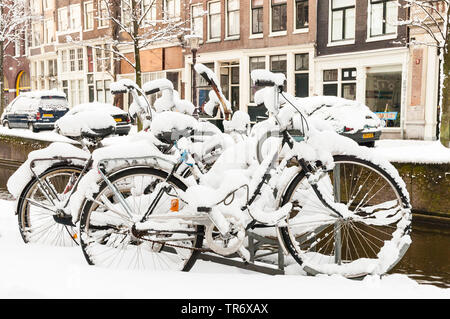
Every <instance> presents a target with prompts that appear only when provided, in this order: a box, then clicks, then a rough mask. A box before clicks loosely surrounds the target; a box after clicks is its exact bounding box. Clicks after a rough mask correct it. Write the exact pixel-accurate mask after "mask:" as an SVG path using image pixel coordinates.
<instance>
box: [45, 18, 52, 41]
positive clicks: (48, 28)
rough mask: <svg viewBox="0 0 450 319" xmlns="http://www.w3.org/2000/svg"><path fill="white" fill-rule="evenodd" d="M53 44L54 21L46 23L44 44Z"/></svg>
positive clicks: (46, 21)
mask: <svg viewBox="0 0 450 319" xmlns="http://www.w3.org/2000/svg"><path fill="white" fill-rule="evenodd" d="M52 42H53V20H45V21H44V43H47V44H48V43H52Z"/></svg>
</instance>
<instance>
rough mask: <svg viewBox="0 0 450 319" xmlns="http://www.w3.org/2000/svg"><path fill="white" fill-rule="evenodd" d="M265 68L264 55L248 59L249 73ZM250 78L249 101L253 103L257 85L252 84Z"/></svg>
mask: <svg viewBox="0 0 450 319" xmlns="http://www.w3.org/2000/svg"><path fill="white" fill-rule="evenodd" d="M265 68H266V57H265V56H257V57H251V58H250V61H249V71H250V74H252V71H254V70H264V69H265ZM249 78H250V103H253V102H254V101H255V93H256V91H258V89H259V88H258V87H256V86H253V82H252V79H251V76H249Z"/></svg>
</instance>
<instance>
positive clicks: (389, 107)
mask: <svg viewBox="0 0 450 319" xmlns="http://www.w3.org/2000/svg"><path fill="white" fill-rule="evenodd" d="M391 69H392V70H386V68H384V69H383V68H380V69H379V70H377V68H370V70H368V72H367V77H366V105H367V106H368V107H369V108H370V109H371V110H372V111H373V112H375V113H377V115H378V116H379V117H380V118H381V119H382V122H383V123H384V125H385V126H386V127H400V115H401V114H400V110H401V100H402V99H401V95H402V94H401V91H402V72H401V66H398V67H395V66H394V67H392V68H391Z"/></svg>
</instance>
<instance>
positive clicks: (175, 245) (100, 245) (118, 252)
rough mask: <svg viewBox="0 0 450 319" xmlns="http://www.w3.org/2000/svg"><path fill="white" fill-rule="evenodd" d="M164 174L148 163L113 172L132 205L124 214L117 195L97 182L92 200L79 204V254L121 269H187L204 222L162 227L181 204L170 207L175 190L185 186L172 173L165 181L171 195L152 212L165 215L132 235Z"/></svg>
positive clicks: (91, 261)
mask: <svg viewBox="0 0 450 319" xmlns="http://www.w3.org/2000/svg"><path fill="white" fill-rule="evenodd" d="M167 176H168V174H167V173H166V172H164V171H161V170H157V169H153V168H146V167H140V168H130V169H127V170H125V171H121V172H119V173H117V174H114V175H113V176H111V177H110V178H109V180H110V182H111V183H112V184H113V185H114V187H115V188H116V189H117V190H118V191H119V192H120V194H121V195H122V197H123V199H124V201H125V202H126V203H127V205H129V207H130V208H131V210H132V212H133V215H132V216H128V214H127V213H126V210H125V209H124V206H122V205H121V203H120V200H119V198H118V196H117V195H114V194H113V191H112V190H111V188H110V187H108V186H107V185H106V184H105V182H102V183H101V184H100V187H99V191H98V193H96V194H94V195H93V197H92V198H93V199H94V200H87V201H86V203H85V204H84V205H83V206H82V214H81V218H80V243H81V248H82V250H83V254H84V256H85V258H86V260H87V262H88V263H89V264H90V265H97V266H101V267H111V268H119V269H120V268H122V269H124V268H126V269H151V270H183V271H189V270H190V269H191V268H192V266H193V265H194V262H195V260H196V258H197V255H198V251H197V250H195V249H194V248H201V247H202V243H203V234H204V230H203V226H196V225H192V224H189V223H188V222H183V223H178V222H176V220H174V219H170V220H171V221H173V223H172V226H173V224H175V225H176V226H173V227H175V228H176V229H177V230H174V229H173V228H172V229H170V230H169V229H167V228H164V227H167V226H165V225H167V224H164V222H167V221H168V220H169V218H171V217H172V218H173V217H174V216H176V214H179V212H178V209H182V208H183V204H182V202H181V201H177V202H176V203H177V204H176V205H178V209H176V211H172V210H171V207H173V200H175V201H176V200H177V199H176V198H177V191H179V190H182V191H184V190H186V188H187V187H186V185H185V184H184V183H183V182H181V181H180V180H179V179H177V178H175V177H171V178H169V180H168V181H167V182H168V183H169V185H170V188H171V189H170V191H169V193H170V195H169V194H167V193H164V195H163V196H162V197H161V198H160V199H159V200H158V201H157V202H156V206H155V209H154V210H153V213H152V216H154V215H165V216H168V219H167V220H166V219H164V218H163V219H161V224H160V228H158V229H154V230H153V229H152V230H146V231H144V232H141V233H140V234H139V235H136V232H133V225H134V224H135V223H136V222H137V221H140V220H141V218H142V216H143V215H144V214H145V212H146V211H147V210H148V208H149V207H150V205H151V204H152V203H153V201H154V198H155V197H156V194H157V193H158V192H157V191H156V190H157V189H158V187H159V186H158V184H160V183H161V182H164V181H165V179H166V178H167Z"/></svg>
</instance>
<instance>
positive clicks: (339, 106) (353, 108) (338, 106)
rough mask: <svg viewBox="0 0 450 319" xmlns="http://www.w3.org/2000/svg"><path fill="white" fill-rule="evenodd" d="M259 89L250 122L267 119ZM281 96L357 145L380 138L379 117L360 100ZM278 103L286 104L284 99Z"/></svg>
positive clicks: (369, 143)
mask: <svg viewBox="0 0 450 319" xmlns="http://www.w3.org/2000/svg"><path fill="white" fill-rule="evenodd" d="M263 90H264V89H263ZM260 91H261V92H260ZM260 91H258V92H257V94H256V95H255V101H256V103H257V104H258V106H256V107H253V109H252V110H249V113H251V114H250V116H251V121H253V122H259V121H261V120H264V119H265V118H267V114H266V112H265V110H266V108H265V107H264V105H263V103H264V102H263V101H264V94H265V93H264V92H262V90H260ZM258 93H259V94H258ZM284 95H285V96H286V97H287V98H288V99H289V101H291V102H293V103H295V105H297V106H298V107H299V108H301V109H302V110H304V112H305V113H306V115H307V119H308V121H310V122H314V123H315V124H316V125H319V126H321V129H329V130H334V131H336V132H337V133H339V134H341V135H343V136H347V137H349V138H351V139H353V140H354V141H356V142H357V143H358V144H360V145H363V146H368V147H373V146H374V145H375V141H376V140H378V139H380V135H381V127H382V126H381V120H380V119H379V118H378V116H377V115H376V114H375V113H373V112H372V111H371V110H370V109H369V107H368V106H366V105H364V104H362V103H359V102H357V101H353V100H347V99H344V98H340V97H336V96H312V97H304V98H296V97H292V96H290V95H289V94H286V93H284ZM281 102H282V103H287V102H286V101H284V99H282V101H281ZM252 115H253V118H252Z"/></svg>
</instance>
